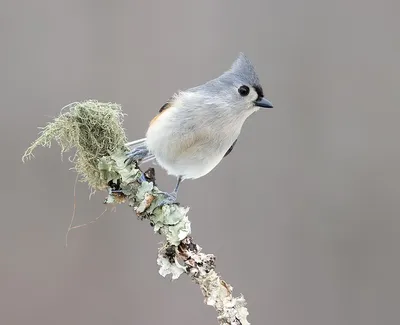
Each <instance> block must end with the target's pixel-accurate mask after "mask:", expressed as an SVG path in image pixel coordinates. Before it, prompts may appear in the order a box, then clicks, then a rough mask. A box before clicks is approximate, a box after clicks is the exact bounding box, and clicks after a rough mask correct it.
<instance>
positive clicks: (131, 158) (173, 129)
mask: <svg viewBox="0 0 400 325" xmlns="http://www.w3.org/2000/svg"><path fill="white" fill-rule="evenodd" d="M269 108H273V105H272V103H271V102H270V101H269V100H268V99H267V98H266V97H264V92H263V88H262V86H261V83H260V80H259V77H258V75H257V73H256V71H255V67H254V65H253V64H252V63H251V61H250V60H249V59H248V57H247V56H246V55H245V54H244V53H242V52H241V53H239V55H238V56H237V58H236V59H235V60H234V62H233V64H232V65H231V66H230V68H229V69H228V70H226V71H225V72H223V73H222V74H221V75H219V76H218V77H216V78H214V79H212V80H209V81H207V82H205V83H203V84H201V85H198V86H195V87H192V88H188V89H186V90H183V91H177V92H176V93H175V94H174V95H173V96H172V97H170V99H169V100H168V101H166V103H165V104H164V105H163V106H162V107H161V108H160V109H159V112H158V114H157V115H156V116H155V117H154V118H153V119H152V120H151V121H150V123H149V126H148V129H147V132H146V137H145V138H142V139H138V140H135V141H131V142H128V143H126V146H127V147H128V148H129V151H128V153H127V159H126V162H127V163H128V164H131V163H133V162H136V163H138V164H143V163H147V162H150V161H154V160H155V161H156V163H157V164H158V165H159V166H160V167H161V168H163V169H164V170H165V171H166V172H167V173H168V175H172V176H175V177H176V178H177V182H176V186H175V188H174V189H173V191H172V192H170V193H167V192H162V193H164V194H165V199H164V200H163V202H162V203H161V204H170V203H174V202H176V200H177V195H178V190H179V187H180V184H181V182H182V181H183V180H186V179H198V178H200V177H202V176H205V175H207V174H208V173H209V172H211V171H212V170H213V169H214V168H215V167H216V166H217V165H218V164H219V163H220V162H221V161H222V160H223V159H224V158H225V157H227V156H228V155H229V154H230V153H231V152H232V150H233V148H234V146H235V145H236V143H237V140H238V137H239V135H240V132H241V130H242V126H243V124H244V122H245V121H246V119H247V118H248V117H249V116H250V115H252V114H253V113H255V112H256V111H258V110H260V109H269Z"/></svg>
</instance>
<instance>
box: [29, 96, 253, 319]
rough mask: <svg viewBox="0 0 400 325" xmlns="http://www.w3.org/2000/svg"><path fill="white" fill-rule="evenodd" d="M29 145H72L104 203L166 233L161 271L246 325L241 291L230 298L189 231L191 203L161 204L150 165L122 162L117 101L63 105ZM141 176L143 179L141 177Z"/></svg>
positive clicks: (210, 259)
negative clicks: (188, 282)
mask: <svg viewBox="0 0 400 325" xmlns="http://www.w3.org/2000/svg"><path fill="white" fill-rule="evenodd" d="M65 110H66V111H65V112H62V113H61V114H60V116H59V117H57V118H56V119H55V120H54V121H53V122H51V123H49V124H48V125H47V126H46V127H45V128H43V131H42V134H41V136H40V137H39V138H38V139H37V140H36V141H35V142H34V143H33V144H32V146H31V147H30V148H29V149H28V150H27V152H26V153H25V155H24V158H27V157H30V156H32V152H33V150H34V149H35V147H37V146H39V145H42V146H50V143H51V141H52V140H56V141H57V142H58V144H59V145H60V146H61V148H62V151H68V150H70V149H75V150H76V153H75V156H74V159H73V160H72V162H73V163H75V169H76V171H77V172H78V175H79V176H81V180H82V181H85V182H87V183H88V184H89V185H90V186H91V187H92V188H93V189H94V190H100V189H101V190H104V189H107V190H108V195H107V197H106V199H105V201H104V203H105V204H121V203H128V204H129V206H131V207H133V209H134V211H135V212H136V214H137V216H138V217H139V218H140V219H147V220H149V222H150V225H151V226H152V227H153V229H154V232H156V233H158V234H161V235H163V236H164V237H165V242H164V244H163V245H162V247H161V248H160V249H159V252H158V258H157V264H158V265H159V266H160V269H159V273H160V274H161V275H162V276H164V277H165V276H167V275H171V277H172V279H174V280H175V279H177V278H178V277H179V276H180V275H181V274H183V273H185V274H187V275H188V276H189V277H190V278H191V279H192V280H193V282H194V283H196V284H198V285H199V286H200V289H201V292H202V293H203V295H204V298H205V303H206V304H207V305H210V306H213V307H214V308H215V310H216V311H217V313H218V321H219V323H220V324H223V325H228V324H229V325H248V324H249V322H248V321H247V315H248V311H247V308H246V307H245V305H246V301H245V299H244V298H243V296H239V297H233V295H232V287H231V286H230V285H229V284H228V283H226V282H225V281H224V280H223V279H222V278H221V277H220V275H219V274H218V273H217V272H216V270H215V256H214V255H212V254H205V253H203V252H202V251H201V247H200V246H199V245H197V244H196V243H195V242H194V240H193V238H192V236H191V226H190V221H189V219H188V216H187V214H188V211H189V208H187V207H182V206H180V205H179V204H169V205H163V206H161V207H160V206H159V204H160V203H161V202H162V201H163V200H164V197H163V193H162V192H161V191H160V190H159V189H158V188H157V186H156V185H155V173H154V169H153V168H150V169H149V170H147V171H146V172H144V173H143V172H142V171H141V170H140V169H139V167H138V166H136V165H135V164H126V163H125V159H126V152H127V150H128V149H127V148H126V147H125V146H124V145H123V144H124V141H125V140H126V139H125V132H124V129H123V127H122V122H123V119H122V117H123V113H122V110H121V108H120V106H119V105H116V104H110V103H99V102H97V101H92V100H91V101H86V102H82V103H73V104H71V105H68V106H66V108H65ZM143 175H144V179H145V180H144V179H143Z"/></svg>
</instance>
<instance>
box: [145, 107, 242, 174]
mask: <svg viewBox="0 0 400 325" xmlns="http://www.w3.org/2000/svg"><path fill="white" fill-rule="evenodd" d="M171 113H172V110H171V111H170V110H168V111H166V112H165V113H163V114H162V116H160V118H159V119H158V120H157V121H156V122H154V123H153V124H152V125H151V126H150V127H149V129H148V131H147V134H146V138H147V140H146V144H147V147H148V149H149V151H150V152H151V153H152V154H154V156H155V158H156V160H157V162H158V164H159V165H160V166H161V167H162V168H164V169H165V170H166V171H167V173H168V174H170V175H175V176H181V177H182V178H184V179H195V178H199V177H202V176H204V175H206V174H208V173H209V172H210V171H211V170H213V169H214V168H215V167H216V166H217V165H218V164H219V162H220V161H221V160H222V158H223V157H224V155H225V153H226V152H227V151H228V149H229V148H230V146H231V145H232V144H233V142H234V141H235V140H236V139H237V136H238V135H239V134H238V133H239V132H240V128H237V131H238V132H232V131H229V132H226V131H225V130H221V129H219V130H214V129H212V128H209V127H203V128H201V129H191V130H190V131H188V132H186V133H182V132H178V131H179V130H176V127H175V128H173V126H172V124H174V123H173V120H172V119H171V117H170V116H168V114H171ZM230 130H232V129H230Z"/></svg>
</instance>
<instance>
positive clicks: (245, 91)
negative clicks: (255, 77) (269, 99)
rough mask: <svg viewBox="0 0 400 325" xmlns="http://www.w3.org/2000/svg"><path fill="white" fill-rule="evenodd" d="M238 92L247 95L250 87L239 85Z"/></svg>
mask: <svg viewBox="0 0 400 325" xmlns="http://www.w3.org/2000/svg"><path fill="white" fill-rule="evenodd" d="M238 92H239V94H240V95H241V96H247V95H248V94H249V92H250V88H249V87H247V86H245V85H243V86H240V87H239V89H238Z"/></svg>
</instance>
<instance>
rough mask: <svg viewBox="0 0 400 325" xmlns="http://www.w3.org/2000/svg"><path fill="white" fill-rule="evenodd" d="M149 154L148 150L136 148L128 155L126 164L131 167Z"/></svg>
mask: <svg viewBox="0 0 400 325" xmlns="http://www.w3.org/2000/svg"><path fill="white" fill-rule="evenodd" d="M148 153H149V151H148V150H147V148H142V147H139V148H135V149H133V150H132V151H131V152H129V153H128V154H127V155H126V156H127V158H126V159H125V163H126V164H128V165H130V164H132V163H133V162H135V161H140V160H141V159H143V158H144V157H146V156H147V154H148Z"/></svg>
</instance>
